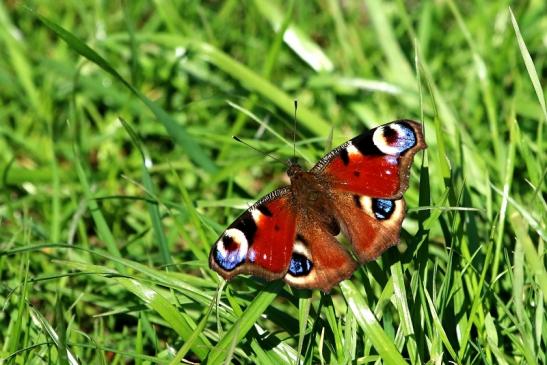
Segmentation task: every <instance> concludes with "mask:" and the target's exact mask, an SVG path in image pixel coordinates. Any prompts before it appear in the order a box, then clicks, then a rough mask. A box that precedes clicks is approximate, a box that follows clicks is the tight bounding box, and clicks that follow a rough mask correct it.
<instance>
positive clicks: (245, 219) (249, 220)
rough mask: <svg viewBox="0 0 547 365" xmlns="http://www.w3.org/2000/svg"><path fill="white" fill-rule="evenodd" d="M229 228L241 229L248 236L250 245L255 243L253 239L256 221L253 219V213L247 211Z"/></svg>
mask: <svg viewBox="0 0 547 365" xmlns="http://www.w3.org/2000/svg"><path fill="white" fill-rule="evenodd" d="M229 228H236V229H239V230H240V231H241V232H242V233H243V234H244V235H245V238H247V242H248V243H249V246H250V245H251V244H252V243H253V239H254V236H255V233H256V223H255V221H254V219H253V215H252V214H251V213H250V212H249V211H246V212H245V213H243V214H242V215H240V216H239V218H238V219H236V220H235V222H234V223H232V225H231V226H230V227H229Z"/></svg>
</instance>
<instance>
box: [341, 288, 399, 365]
mask: <svg viewBox="0 0 547 365" xmlns="http://www.w3.org/2000/svg"><path fill="white" fill-rule="evenodd" d="M340 289H341V290H342V294H343V295H344V298H345V299H346V302H347V303H348V307H349V308H350V309H351V311H352V312H353V314H354V315H355V318H356V319H357V323H359V325H360V326H361V328H362V329H363V331H364V332H365V333H366V336H367V338H368V340H370V342H371V343H372V344H373V346H374V348H375V349H376V351H378V353H379V354H380V356H381V358H382V360H383V361H384V362H385V364H393V365H395V364H398V365H401V364H407V362H406V361H405V360H404V359H403V357H402V356H401V354H400V353H399V351H398V350H397V347H395V344H394V343H393V341H392V340H391V339H390V338H389V337H388V336H387V335H386V333H385V332H384V330H383V329H382V327H381V326H380V324H379V323H378V321H377V320H376V317H375V316H374V313H373V312H372V310H371V309H370V307H369V306H368V304H367V303H366V302H365V300H364V299H363V297H362V294H361V293H359V291H357V288H356V287H355V286H354V285H353V283H352V282H351V281H349V280H345V281H342V282H341V283H340Z"/></svg>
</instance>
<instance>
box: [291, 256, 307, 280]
mask: <svg viewBox="0 0 547 365" xmlns="http://www.w3.org/2000/svg"><path fill="white" fill-rule="evenodd" d="M312 268H313V264H312V262H311V261H310V260H308V258H307V257H306V256H304V255H302V254H300V253H297V252H293V254H292V257H291V263H290V264H289V274H291V275H292V276H295V277H299V276H306V275H308V274H309V273H310V272H311V270H312Z"/></svg>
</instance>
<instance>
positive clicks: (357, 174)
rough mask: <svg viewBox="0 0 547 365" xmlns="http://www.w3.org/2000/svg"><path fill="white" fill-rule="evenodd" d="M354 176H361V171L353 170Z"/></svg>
mask: <svg viewBox="0 0 547 365" xmlns="http://www.w3.org/2000/svg"><path fill="white" fill-rule="evenodd" d="M353 176H355V177H359V176H361V173H360V172H359V171H357V170H355V171H353Z"/></svg>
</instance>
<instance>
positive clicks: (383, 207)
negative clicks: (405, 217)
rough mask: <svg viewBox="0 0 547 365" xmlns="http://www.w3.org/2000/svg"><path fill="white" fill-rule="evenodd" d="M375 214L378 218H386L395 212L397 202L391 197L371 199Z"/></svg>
mask: <svg viewBox="0 0 547 365" xmlns="http://www.w3.org/2000/svg"><path fill="white" fill-rule="evenodd" d="M371 207H372V212H373V213H374V216H375V217H376V219H378V220H386V219H389V218H390V217H391V215H392V214H393V212H395V202H394V201H393V200H390V199H371Z"/></svg>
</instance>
